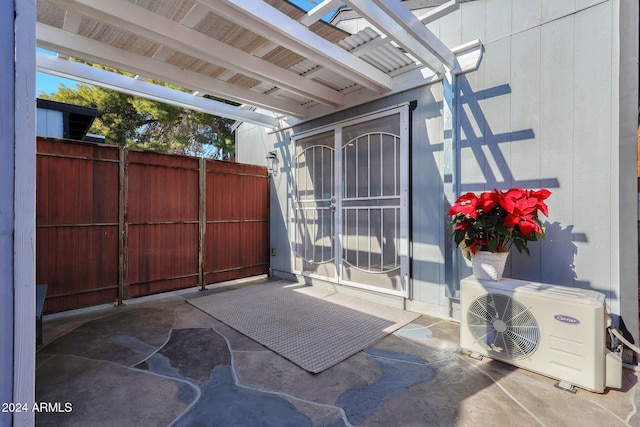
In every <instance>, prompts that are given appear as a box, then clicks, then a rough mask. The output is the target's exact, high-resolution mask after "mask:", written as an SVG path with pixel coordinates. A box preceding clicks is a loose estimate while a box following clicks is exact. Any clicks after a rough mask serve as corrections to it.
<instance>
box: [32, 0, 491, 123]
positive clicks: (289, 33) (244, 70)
mask: <svg viewBox="0 0 640 427" xmlns="http://www.w3.org/2000/svg"><path fill="white" fill-rule="evenodd" d="M343 3H344V2H343V1H341V0H324V1H323V2H321V3H320V4H319V5H318V6H317V7H315V8H314V9H313V10H311V11H309V12H304V11H303V10H301V9H299V8H297V7H296V6H294V5H292V4H291V3H289V2H287V1H283V0H265V1H262V0H155V1H151V0H132V1H127V0H110V1H108V2H105V1H101V0H38V2H37V24H36V36H37V44H38V46H40V47H43V48H46V49H48V50H51V51H54V52H57V53H58V54H59V55H58V57H53V56H50V55H47V54H44V53H37V58H36V61H37V69H38V71H42V72H45V73H49V74H54V75H58V76H61V77H67V78H71V79H74V80H78V81H81V82H85V83H89V84H93V85H97V86H102V87H107V88H111V89H116V90H119V91H122V92H127V93H130V94H133V95H137V96H142V97H146V98H150V99H154V100H157V101H162V102H167V103H170V104H174V105H179V106H182V107H187V108H193V109H195V110H198V111H203V112H207V113H211V114H215V115H218V116H222V117H227V118H230V119H234V120H239V121H245V122H251V123H255V124H258V125H263V126H267V127H269V128H277V127H278V126H282V125H283V122H282V121H281V119H285V123H287V124H289V125H291V124H294V123H295V122H297V121H300V120H305V119H309V118H312V117H318V116H320V115H324V114H328V113H331V112H334V111H337V110H340V109H343V108H347V107H350V106H353V105H358V104H361V103H363V102H367V101H369V100H373V99H375V98H378V97H383V96H388V95H389V94H392V93H394V92H398V91H402V90H406V89H408V88H411V87H415V86H419V85H422V84H425V83H429V82H434V81H437V80H438V79H441V78H443V76H445V74H446V73H453V74H459V73H465V72H468V71H472V70H475V69H476V68H477V67H478V64H479V62H480V60H481V56H482V44H481V43H480V41H478V40H474V41H471V42H470V43H467V44H465V45H462V46H457V47H451V48H450V47H448V46H446V45H445V44H444V43H443V42H441V41H440V39H438V37H436V35H434V33H433V32H432V31H430V30H429V28H428V27H427V25H428V24H429V23H431V22H433V21H435V20H437V19H438V18H440V17H442V16H444V15H446V14H448V13H450V12H452V11H454V10H456V9H457V8H458V0H451V1H447V2H446V3H445V2H442V3H443V4H442V5H441V6H439V7H434V8H431V9H430V10H429V11H428V12H427V13H426V14H425V15H423V16H416V15H414V14H413V13H412V12H411V11H410V10H409V9H408V8H407V7H406V6H405V5H404V4H403V3H402V2H400V1H397V0H374V1H371V0H350V1H348V2H347V4H348V7H351V8H352V9H353V10H355V11H356V12H357V13H358V14H359V15H360V16H362V17H364V18H365V19H366V20H367V21H368V22H369V23H370V24H371V28H365V29H364V30H362V31H359V32H358V33H357V34H348V33H346V32H344V31H342V30H340V29H338V28H336V27H334V26H331V25H329V24H327V23H325V22H324V21H321V20H320V18H321V17H322V16H324V15H326V14H327V12H330V11H331V10H334V9H336V8H337V7H339V6H340V5H341V4H343ZM430 3H433V2H430ZM374 29H375V30H374ZM68 57H75V58H79V59H82V60H85V61H88V62H91V63H97V64H101V65H105V66H108V67H112V68H116V69H118V70H122V71H127V72H130V73H132V74H134V75H136V77H135V78H131V77H127V76H124V75H121V74H116V73H111V72H109V71H105V70H100V69H96V68H93V67H90V66H88V65H85V64H82V63H78V62H73V61H69V60H68V59H67V58H68ZM149 78H150V79H154V80H159V81H162V82H166V83H171V84H175V85H178V86H180V87H183V88H185V89H187V90H188V91H189V93H186V92H181V91H177V90H172V89H169V88H166V87H162V86H160V85H156V84H153V83H150V82H149V81H147V80H148V79H149ZM203 95H212V96H214V97H217V98H222V99H225V100H229V101H233V102H235V103H239V104H241V105H240V106H232V105H229V104H227V103H223V102H217V101H213V100H210V99H208V98H205V97H203Z"/></svg>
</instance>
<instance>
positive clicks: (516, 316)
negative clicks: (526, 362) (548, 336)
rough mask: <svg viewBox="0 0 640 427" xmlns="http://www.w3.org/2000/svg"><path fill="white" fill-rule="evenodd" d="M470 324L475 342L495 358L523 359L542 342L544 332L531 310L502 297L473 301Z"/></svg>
mask: <svg viewBox="0 0 640 427" xmlns="http://www.w3.org/2000/svg"><path fill="white" fill-rule="evenodd" d="M467 324H468V326H469V330H470V332H471V335H472V336H473V338H474V340H475V342H476V343H477V344H479V345H481V346H482V347H483V348H484V349H485V350H486V352H487V355H488V356H490V357H493V358H499V359H503V360H505V359H507V360H518V359H523V358H525V357H528V356H530V355H531V354H532V353H533V352H534V351H535V350H536V348H537V347H538V343H539V342H540V328H539V327H538V322H536V319H535V318H534V317H533V315H532V314H531V312H530V311H529V309H528V308H527V307H525V306H524V305H522V304H521V303H519V302H518V301H516V300H515V299H513V298H511V297H508V296H505V295H501V294H495V293H488V294H485V295H482V296H480V297H478V298H476V299H475V300H474V301H472V302H471V304H470V305H469V310H468V311H467Z"/></svg>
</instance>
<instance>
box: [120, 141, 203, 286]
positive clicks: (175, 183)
mask: <svg viewBox="0 0 640 427" xmlns="http://www.w3.org/2000/svg"><path fill="white" fill-rule="evenodd" d="M127 181H128V188H129V190H128V197H127V199H128V205H127V208H126V209H127V214H126V219H127V246H128V248H127V253H128V262H127V274H126V291H125V294H126V296H127V297H137V296H141V295H149V294H154V293H158V292H164V291H168V290H175V289H182V288H188V287H192V286H198V285H199V265H198V246H199V245H198V241H199V240H198V238H199V237H198V230H199V209H198V207H199V160H198V159H196V158H191V157H181V156H172V155H166V154H156V153H150V152H139V151H129V153H128V155H127Z"/></svg>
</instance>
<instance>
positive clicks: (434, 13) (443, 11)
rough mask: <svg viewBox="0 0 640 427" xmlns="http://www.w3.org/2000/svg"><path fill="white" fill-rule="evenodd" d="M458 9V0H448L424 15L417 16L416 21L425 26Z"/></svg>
mask: <svg viewBox="0 0 640 427" xmlns="http://www.w3.org/2000/svg"><path fill="white" fill-rule="evenodd" d="M459 8H460V3H459V1H458V0H450V1H448V2H446V3H444V4H441V5H440V6H438V7H434V8H433V9H431V10H429V11H428V12H427V13H425V14H424V15H421V16H419V17H418V20H420V22H422V23H423V24H424V25H427V24H428V23H430V22H433V21H436V20H438V19H440V18H442V17H443V16H446V15H448V14H450V13H451V12H455V11H456V10H458V9H459Z"/></svg>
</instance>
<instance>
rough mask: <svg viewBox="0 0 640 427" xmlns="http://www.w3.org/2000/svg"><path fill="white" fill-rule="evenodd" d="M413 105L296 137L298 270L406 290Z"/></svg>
mask: <svg viewBox="0 0 640 427" xmlns="http://www.w3.org/2000/svg"><path fill="white" fill-rule="evenodd" d="M407 117H408V108H407V106H401V107H396V108H393V109H390V110H386V111H383V112H379V113H376V114H373V115H369V116H366V117H362V118H359V119H355V120H351V121H348V122H344V123H341V124H337V125H334V126H331V127H326V128H322V129H318V130H315V131H313V132H308V133H305V134H300V135H296V136H295V137H294V138H293V148H294V168H293V171H294V172H293V197H292V202H293V206H292V218H291V224H292V235H291V241H292V249H293V260H292V261H293V270H294V272H296V273H299V274H303V275H310V276H314V277H318V278H322V279H325V280H329V281H332V282H336V283H340V284H344V285H348V286H354V287H360V288H365V289H370V290H375V291H379V292H383V293H388V294H393V295H401V296H408V285H407V277H408V266H409V261H408V208H407V205H408V200H407V197H408V167H407V164H408V120H407Z"/></svg>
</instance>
